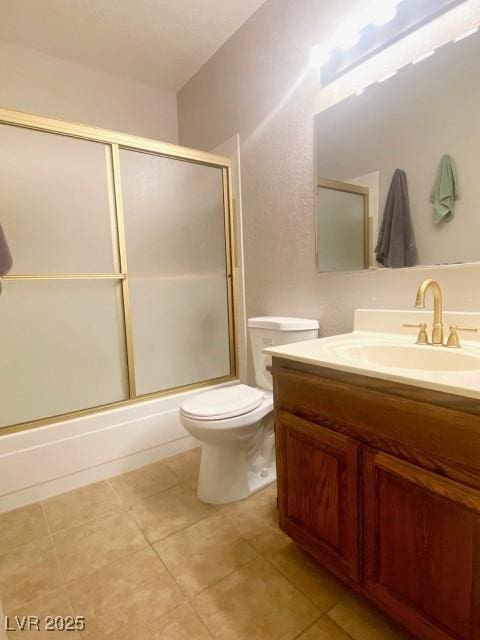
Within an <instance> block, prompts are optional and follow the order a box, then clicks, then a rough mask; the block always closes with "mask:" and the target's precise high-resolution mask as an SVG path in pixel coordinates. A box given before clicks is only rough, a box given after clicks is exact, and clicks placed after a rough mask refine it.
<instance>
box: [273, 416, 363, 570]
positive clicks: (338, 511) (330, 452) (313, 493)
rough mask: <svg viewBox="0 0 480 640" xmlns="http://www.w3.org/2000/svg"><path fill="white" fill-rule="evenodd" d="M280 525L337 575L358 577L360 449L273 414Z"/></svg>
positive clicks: (321, 430)
mask: <svg viewBox="0 0 480 640" xmlns="http://www.w3.org/2000/svg"><path fill="white" fill-rule="evenodd" d="M275 428H276V446H277V481H278V507H279V521H280V527H281V528H282V529H283V530H284V531H285V532H286V533H287V534H288V535H289V536H290V537H291V538H293V539H294V540H295V541H296V542H298V543H299V544H300V545H301V546H303V547H304V548H305V549H306V550H307V551H309V552H310V553H311V554H312V555H313V556H315V557H316V558H317V559H318V560H320V561H321V562H322V563H323V564H325V565H326V566H328V567H329V568H330V569H332V570H333V571H335V572H336V573H338V574H340V575H343V576H345V575H346V576H348V577H349V578H352V579H354V580H358V579H359V573H360V570H359V568H360V558H359V550H360V544H359V539H358V538H359V532H360V527H359V519H358V518H359V511H360V509H359V502H358V496H359V490H358V458H359V450H360V447H359V445H358V444H357V443H356V442H354V441H353V440H351V439H350V438H347V437H345V436H343V435H340V434H337V433H335V432H333V431H330V430H329V429H325V428H323V427H320V426H318V425H317V424H313V423H310V422H307V421H306V420H302V419H301V418H297V417H295V416H293V415H291V414H289V413H286V412H285V411H277V412H276V422H275Z"/></svg>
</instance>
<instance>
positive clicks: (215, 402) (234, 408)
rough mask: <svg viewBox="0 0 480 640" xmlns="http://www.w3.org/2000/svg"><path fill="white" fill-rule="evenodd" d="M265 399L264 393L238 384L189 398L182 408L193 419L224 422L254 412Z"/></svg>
mask: <svg viewBox="0 0 480 640" xmlns="http://www.w3.org/2000/svg"><path fill="white" fill-rule="evenodd" d="M263 399H264V393H263V391H260V390H259V389H255V388H254V387H248V386H247V385H245V384H236V385H234V386H231V387H222V388H220V389H212V390H211V391H205V392H204V393H199V394H198V395H196V396H193V397H192V398H187V399H186V400H185V401H184V402H182V405H181V407H180V408H181V410H182V412H183V413H185V414H188V415H189V416H192V417H193V418H199V419H202V418H203V419H206V418H209V419H210V420H222V419H224V418H233V417H235V416H240V415H243V414H244V413H248V412H249V411H253V410H254V409H256V408H257V407H259V406H260V405H261V404H262V402H263Z"/></svg>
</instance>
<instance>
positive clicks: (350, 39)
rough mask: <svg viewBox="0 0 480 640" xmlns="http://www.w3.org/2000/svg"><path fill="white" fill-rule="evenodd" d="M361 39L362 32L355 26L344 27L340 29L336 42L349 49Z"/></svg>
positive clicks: (341, 47) (340, 46)
mask: <svg viewBox="0 0 480 640" xmlns="http://www.w3.org/2000/svg"><path fill="white" fill-rule="evenodd" d="M359 40H360V32H359V31H358V29H355V28H354V27H344V28H342V29H340V30H339V31H338V32H337V33H336V34H335V37H334V42H335V45H336V46H337V47H339V48H340V49H344V50H345V51H348V49H353V47H354V46H355V45H356V44H358V41H359Z"/></svg>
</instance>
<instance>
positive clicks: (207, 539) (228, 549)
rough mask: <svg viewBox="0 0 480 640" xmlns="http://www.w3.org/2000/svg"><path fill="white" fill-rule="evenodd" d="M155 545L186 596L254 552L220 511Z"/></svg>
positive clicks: (209, 583) (205, 585) (232, 568)
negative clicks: (218, 513)
mask: <svg viewBox="0 0 480 640" xmlns="http://www.w3.org/2000/svg"><path fill="white" fill-rule="evenodd" d="M155 549H156V551H157V553H158V554H159V556H160V558H161V559H162V561H163V562H164V564H165V565H166V567H167V569H168V570H169V571H170V573H171V574H172V575H173V576H174V578H175V580H176V581H177V583H178V584H179V585H180V587H181V588H182V590H183V592H184V593H185V594H186V595H187V596H189V597H190V596H193V595H194V594H196V593H198V592H199V591H201V590H202V589H203V588H205V587H207V586H209V585H211V584H213V583H214V582H217V580H219V579H220V578H223V577H224V576H226V575H228V574H229V573H232V571H234V570H235V569H238V568H239V567H241V566H242V565H244V564H246V563H247V562H249V561H250V560H252V559H253V558H254V557H255V556H256V555H257V553H256V551H255V550H254V549H253V547H252V546H251V545H250V544H249V543H248V542H247V541H246V540H245V538H242V536H241V535H240V534H239V533H238V531H237V530H236V529H235V528H234V527H233V526H232V525H231V524H230V523H229V522H228V520H227V519H226V518H225V517H223V516H222V515H219V516H214V517H212V518H207V519H206V520H201V521H200V522H197V523H196V524H194V525H192V526H190V527H188V528H187V529H183V530H182V531H179V532H178V533H175V534H173V535H172V536H169V537H168V538H165V539H164V540H161V541H160V542H158V543H157V544H156V545H155Z"/></svg>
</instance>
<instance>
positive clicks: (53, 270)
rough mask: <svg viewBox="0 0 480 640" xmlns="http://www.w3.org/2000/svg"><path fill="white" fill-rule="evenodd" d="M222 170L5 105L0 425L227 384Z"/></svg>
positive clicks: (178, 151) (231, 349) (230, 360)
mask: <svg viewBox="0 0 480 640" xmlns="http://www.w3.org/2000/svg"><path fill="white" fill-rule="evenodd" d="M231 213H232V212H231V189H230V164H229V161H228V160H227V159H226V158H222V157H219V156H214V155H211V154H208V153H203V152H201V151H194V150H191V149H186V148H182V147H177V146H175V145H170V144H165V143H161V142H156V141H153V140H148V139H144V138H138V137H135V136H130V135H123V134H118V133H114V132H110V131H105V130H101V129H96V128H91V127H87V126H82V125H74V124H68V123H64V122H59V121H55V120H50V119H46V118H40V117H36V116H29V115H26V114H21V113H18V112H15V111H9V110H2V109H0V224H1V225H2V227H3V230H4V233H5V236H6V238H7V242H8V244H9V247H10V252H11V254H12V257H13V268H12V270H11V272H10V273H9V274H8V275H7V276H6V277H5V278H3V280H2V283H3V287H2V294H1V296H0V356H1V364H0V429H1V432H2V433H7V432H10V431H12V430H16V429H23V428H26V427H28V426H36V425H39V424H42V423H49V422H52V421H53V420H55V419H56V418H59V417H61V418H62V419H64V418H65V417H68V416H70V415H78V414H81V413H82V412H88V411H92V410H98V409H99V408H102V407H111V406H112V405H116V404H121V403H127V402H134V401H136V400H137V399H142V398H150V397H155V396H156V395H159V394H162V393H168V392H172V391H173V390H175V391H176V390H179V389H185V388H187V389H188V388H192V387H194V386H201V385H202V384H212V383H213V382H216V381H218V382H224V381H226V380H229V379H231V378H233V377H235V375H236V364H235V336H234V318H233V294H234V292H233V285H232V266H233V255H232V253H233V237H232V233H233V226H232V215H231Z"/></svg>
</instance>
